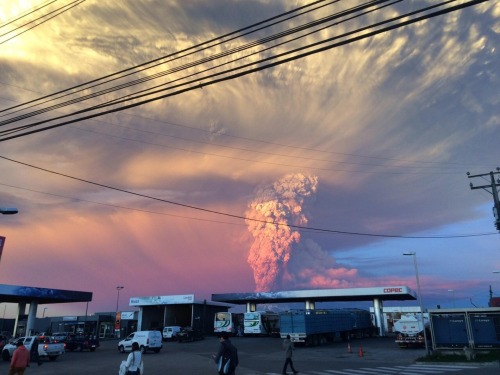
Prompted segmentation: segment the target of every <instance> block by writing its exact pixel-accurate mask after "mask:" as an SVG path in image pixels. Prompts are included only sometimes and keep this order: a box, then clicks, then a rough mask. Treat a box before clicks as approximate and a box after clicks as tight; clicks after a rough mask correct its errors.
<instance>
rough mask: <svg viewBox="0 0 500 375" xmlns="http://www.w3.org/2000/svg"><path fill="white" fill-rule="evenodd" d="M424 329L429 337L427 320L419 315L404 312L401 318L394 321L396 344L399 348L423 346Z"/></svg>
mask: <svg viewBox="0 0 500 375" xmlns="http://www.w3.org/2000/svg"><path fill="white" fill-rule="evenodd" d="M424 329H426V330H427V331H426V334H427V337H428V338H429V337H430V332H429V321H428V320H426V319H425V318H424V322H422V318H421V316H420V315H415V314H405V315H403V316H401V319H399V320H397V321H395V322H394V330H395V332H396V344H398V345H399V347H400V348H408V347H423V346H425V339H424V337H425V336H424Z"/></svg>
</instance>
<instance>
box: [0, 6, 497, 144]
mask: <svg viewBox="0 0 500 375" xmlns="http://www.w3.org/2000/svg"><path fill="white" fill-rule="evenodd" d="M451 1H453V0H450V1H447V2H444V3H442V4H446V3H449V2H451ZM484 1H487V0H474V1H469V2H467V3H463V4H459V5H456V6H452V7H448V8H445V9H441V10H437V11H434V12H431V13H428V14H425V15H423V16H420V17H415V18H413V19H407V20H405V21H401V22H399V23H397V24H393V25H389V26H385V27H382V28H380V29H378V30H375V31H371V32H367V33H365V34H362V35H357V36H356V35H354V34H356V33H359V32H360V31H362V30H364V31H366V30H367V29H370V28H374V27H379V26H382V25H384V24H387V23H391V22H395V21H396V20H401V19H403V18H408V17H409V16H411V15H415V14H418V13H421V12H424V11H428V10H430V9H433V8H436V7H438V6H439V5H433V6H430V7H427V8H423V9H419V10H418V11H414V12H410V13H407V14H405V15H402V16H399V17H393V18H392V19H389V20H385V21H383V22H379V23H376V24H374V25H370V26H366V27H364V28H361V29H358V30H355V31H351V32H348V33H345V34H343V35H342V37H344V38H346V39H344V40H342V41H338V42H334V41H335V40H337V39H339V38H340V36H335V37H333V38H328V39H325V40H323V41H320V42H316V43H311V44H309V45H307V46H303V47H300V48H296V49H293V50H291V51H288V52H285V53H280V54H277V55H274V56H272V57H269V58H264V59H261V60H259V61H258V62H257V63H248V64H244V65H243V66H240V67H237V68H232V69H227V70H225V71H222V72H218V73H214V74H210V75H208V76H205V77H203V78H201V79H200V78H197V79H191V80H188V81H187V82H184V83H182V84H176V85H171V86H169V87H167V88H164V89H161V90H157V91H153V92H150V93H148V94H142V95H136V96H129V97H127V99H122V100H113V101H110V102H108V103H104V104H100V105H96V106H94V107H90V108H87V109H85V110H80V111H76V112H73V113H72V114H68V115H65V116H59V117H55V118H52V119H49V120H45V121H39V122H36V123H33V124H29V125H24V126H19V127H16V128H13V129H9V130H7V131H4V132H2V133H4V136H3V137H2V138H0V142H3V141H6V140H9V139H14V138H18V137H21V136H25V135H28V134H33V133H37V132H40V131H45V130H48V129H53V128H57V127H60V126H63V125H68V124H71V123H75V122H79V121H83V120H87V119H90V118H94V117H97V116H102V115H104V114H109V113H114V112H118V111H122V110H125V109H128V108H132V107H136V106H139V105H144V104H147V103H150V102H152V101H156V100H159V99H164V98H167V97H170V96H174V95H179V94H182V93H185V92H187V91H191V90H194V89H198V88H201V87H204V86H209V85H213V84H216V83H220V82H223V81H226V80H230V79H235V78H238V77H242V76H245V75H248V74H251V73H255V72H258V71H261V70H264V69H268V68H270V67H274V66H277V65H281V64H284V63H287V62H290V61H293V60H296V59H300V58H303V57H306V56H309V55H312V54H315V53H319V52H323V51H326V50H329V49H332V48H336V47H339V46H342V45H345V44H348V43H352V42H355V41H359V40H362V39H365V38H368V37H372V36H375V35H377V34H379V33H383V32H387V31H390V30H393V29H395V28H399V27H402V26H406V25H409V24H412V23H415V22H419V21H422V20H425V19H428V18H431V17H435V16H438V15H442V14H445V13H449V12H453V11H456V10H459V9H462V8H465V7H468V6H471V5H475V4H478V3H481V2H484ZM442 4H440V5H442ZM327 42H334V43H333V44H330V45H327V46H323V47H318V48H316V49H313V50H309V51H305V52H302V51H303V50H305V49H311V48H312V47H317V46H318V45H320V44H324V43H327ZM292 53H295V54H296V55H294V56H291V57H285V56H286V55H289V54H292ZM280 58H281V60H278V61H274V62H272V61H271V60H276V59H280ZM256 64H259V66H257V67H253V68H252V66H255V65H256ZM242 69H247V70H243V71H242ZM189 77H190V75H188V76H186V77H185V78H184V79H186V78H189ZM209 79H210V80H209ZM185 86H187V87H185ZM167 90H172V91H171V92H170V93H167V94H162V95H158V96H156V97H153V98H146V99H144V97H145V96H151V95H154V94H160V93H161V92H164V91H167ZM131 100H138V101H136V102H134V103H131V104H123V105H122V106H120V107H115V108H112V109H108V110H105V111H102V112H97V113H93V114H90V115H86V116H82V117H79V118H76V119H73V120H68V121H62V122H60V123H57V124H53V125H49V126H44V127H39V128H38V129H36V130H28V129H30V128H33V127H36V126H39V125H42V124H45V123H47V122H51V121H55V120H62V119H63V118H67V117H71V116H76V115H83V114H84V113H86V112H90V111H97V110H99V109H101V108H104V107H105V106H111V105H115V106H116V105H117V104H122V103H124V102H130V101H131ZM20 132H23V133H21V134H14V133H20ZM10 134H13V135H10ZM9 135H10V136H9Z"/></svg>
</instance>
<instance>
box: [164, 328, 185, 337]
mask: <svg viewBox="0 0 500 375" xmlns="http://www.w3.org/2000/svg"><path fill="white" fill-rule="evenodd" d="M180 331H181V327H179V326H168V327H165V328H163V340H175V339H176V338H177V334H178V333H179V332H180Z"/></svg>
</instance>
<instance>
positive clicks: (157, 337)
mask: <svg viewBox="0 0 500 375" xmlns="http://www.w3.org/2000/svg"><path fill="white" fill-rule="evenodd" d="M134 342H136V343H137V344H139V348H140V349H141V352H142V353H144V352H147V351H148V350H152V351H153V352H155V353H158V352H159V351H160V350H161V348H163V344H162V340H161V332H160V331H137V332H133V333H131V334H130V335H128V336H127V337H126V338H125V339H123V340H122V341H120V342H119V343H118V350H119V351H120V352H121V353H125V352H130V351H132V343H134Z"/></svg>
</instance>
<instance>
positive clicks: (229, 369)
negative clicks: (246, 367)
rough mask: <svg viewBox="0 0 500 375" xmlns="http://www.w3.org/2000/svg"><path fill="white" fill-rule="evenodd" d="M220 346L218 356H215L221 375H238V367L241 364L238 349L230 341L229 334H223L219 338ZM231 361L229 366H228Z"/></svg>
mask: <svg viewBox="0 0 500 375" xmlns="http://www.w3.org/2000/svg"><path fill="white" fill-rule="evenodd" d="M219 341H220V346H219V351H218V352H217V354H215V355H214V356H213V359H214V362H215V363H216V364H217V366H218V371H219V374H220V375H236V367H237V366H238V364H239V360H238V349H236V347H235V346H234V345H233V343H232V342H231V340H229V334H228V333H227V332H222V333H221V334H220V336H219ZM228 361H229V365H228V366H226V364H227V362H228Z"/></svg>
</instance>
